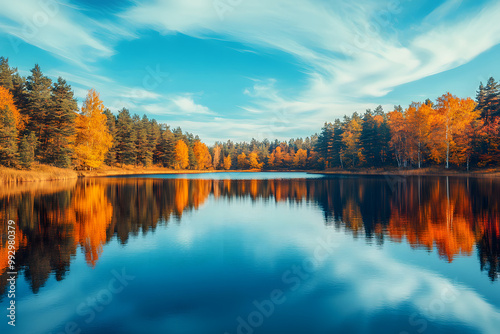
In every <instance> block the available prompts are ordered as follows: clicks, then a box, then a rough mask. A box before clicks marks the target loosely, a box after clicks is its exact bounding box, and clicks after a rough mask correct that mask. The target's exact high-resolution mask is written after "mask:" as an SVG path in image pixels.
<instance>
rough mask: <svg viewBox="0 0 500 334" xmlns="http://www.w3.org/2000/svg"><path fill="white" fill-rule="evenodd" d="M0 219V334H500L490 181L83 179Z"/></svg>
mask: <svg viewBox="0 0 500 334" xmlns="http://www.w3.org/2000/svg"><path fill="white" fill-rule="evenodd" d="M0 208H1V210H0V216H1V222H2V225H0V236H1V243H0V272H1V273H2V275H1V278H0V279H1V280H0V288H1V289H2V295H1V299H0V309H2V310H3V311H2V314H1V317H0V319H3V320H2V323H1V324H0V332H1V333H23V334H30V333H54V334H55V333H173V334H191V333H193V334H194V333H197V334H200V333H201V334H211V333H218V334H226V333H227V334H237V333H244V334H251V333H256V334H257V333H311V334H316V333H318V334H320V333H321V334H322V333H325V334H326V333H396V334H406V333H499V330H500V282H499V279H500V277H499V272H500V262H499V259H500V179H495V178H472V177H471V178H466V177H430V176H428V177H424V176H420V177H416V176H414V177H404V176H390V177H384V176H380V177H377V176H364V177H359V176H342V177H340V176H337V177H335V176H330V177H327V176H322V175H317V174H315V175H312V174H305V173H211V174H187V175H150V176H142V177H137V176H127V177H114V178H94V179H92V178H85V179H79V180H70V181H60V182H40V183H30V184H28V183H26V184H21V185H18V186H7V187H4V188H2V189H1V190H0ZM9 219H11V220H13V221H14V222H15V224H16V226H17V233H16V235H15V240H16V254H15V262H16V263H15V270H16V272H18V274H17V284H16V286H15V295H16V296H15V301H16V304H15V305H16V327H15V328H12V327H11V326H8V325H7V321H8V318H7V317H6V315H7V312H8V310H6V308H7V307H9V303H10V300H12V298H9V296H8V293H7V292H8V289H10V285H9V282H8V281H7V279H8V278H9V275H8V274H7V273H8V272H10V271H11V270H10V269H9V268H8V261H7V258H8V248H7V245H8V244H7V236H8V231H7V229H8V228H7V221H8V220H9Z"/></svg>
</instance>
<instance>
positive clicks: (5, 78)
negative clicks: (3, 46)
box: [0, 57, 17, 91]
mask: <svg viewBox="0 0 500 334" xmlns="http://www.w3.org/2000/svg"><path fill="white" fill-rule="evenodd" d="M16 72H17V68H11V67H10V66H9V58H4V57H0V86H2V87H4V88H7V89H8V90H10V91H12V90H13V89H14V83H13V82H12V77H13V76H14V73H16Z"/></svg>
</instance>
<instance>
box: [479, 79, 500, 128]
mask: <svg viewBox="0 0 500 334" xmlns="http://www.w3.org/2000/svg"><path fill="white" fill-rule="evenodd" d="M499 94H500V85H499V84H498V83H497V82H496V81H495V79H493V78H490V79H489V80H488V83H487V84H486V87H485V88H484V95H485V97H484V106H483V108H482V113H481V117H482V118H483V119H484V120H485V122H486V123H489V122H490V121H491V119H492V117H495V116H500V114H499V111H500V105H499V102H500V101H499Z"/></svg>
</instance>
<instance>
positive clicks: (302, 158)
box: [293, 149, 307, 169]
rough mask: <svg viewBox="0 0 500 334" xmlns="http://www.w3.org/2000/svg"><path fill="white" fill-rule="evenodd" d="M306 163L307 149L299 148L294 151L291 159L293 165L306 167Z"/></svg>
mask: <svg viewBox="0 0 500 334" xmlns="http://www.w3.org/2000/svg"><path fill="white" fill-rule="evenodd" d="M306 164H307V150H304V149H299V150H298V151H297V153H295V157H294V159H293V165H294V166H295V167H298V168H302V169H303V168H306Z"/></svg>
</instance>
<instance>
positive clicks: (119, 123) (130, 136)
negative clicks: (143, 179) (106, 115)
mask: <svg viewBox="0 0 500 334" xmlns="http://www.w3.org/2000/svg"><path fill="white" fill-rule="evenodd" d="M115 140H116V142H117V145H116V161H117V162H118V163H120V164H122V165H123V164H127V165H131V164H134V163H135V159H136V147H135V140H136V134H135V131H134V124H133V122H132V118H131V117H130V113H129V111H128V110H127V109H125V108H123V109H122V110H120V111H119V112H118V117H117V118H116V138H115Z"/></svg>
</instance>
